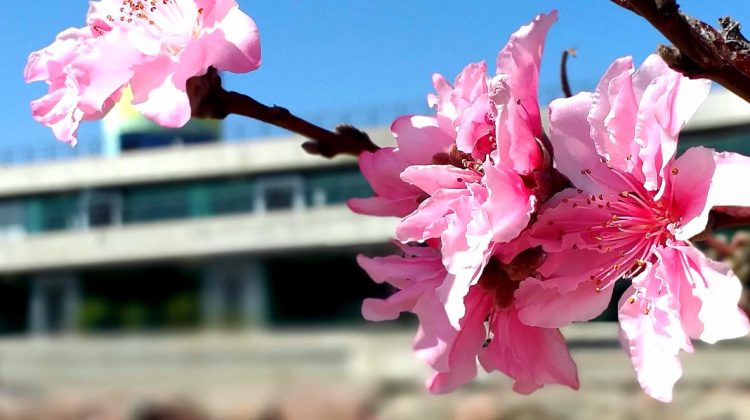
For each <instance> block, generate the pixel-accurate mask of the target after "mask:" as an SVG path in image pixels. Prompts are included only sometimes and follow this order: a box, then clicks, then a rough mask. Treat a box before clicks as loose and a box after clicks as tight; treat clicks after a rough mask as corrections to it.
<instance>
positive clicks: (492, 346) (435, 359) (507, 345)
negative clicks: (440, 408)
mask: <svg viewBox="0 0 750 420" xmlns="http://www.w3.org/2000/svg"><path fill="white" fill-rule="evenodd" d="M402 249H403V251H404V253H405V255H404V256H403V257H402V256H395V255H394V256H389V257H383V258H367V257H363V256H360V257H359V258H358V261H359V263H360V265H361V266H362V267H363V268H364V269H365V270H366V271H367V272H368V274H369V275H370V276H371V277H372V278H373V279H374V280H375V281H376V282H379V283H380V282H388V283H390V284H392V285H393V286H395V287H396V288H398V289H399V291H398V292H396V293H395V294H393V295H392V296H391V297H389V298H388V299H385V300H380V299H368V300H366V301H365V302H364V304H363V307H362V310H363V313H364V315H365V318H367V319H369V320H373V321H382V320H388V319H395V318H397V317H398V316H399V314H400V313H401V312H404V311H408V312H413V313H415V314H416V315H417V316H418V318H419V321H420V327H419V332H418V333H417V337H416V339H415V341H414V350H415V352H416V354H417V356H418V357H419V358H420V359H422V360H424V361H425V362H426V363H428V364H429V365H430V366H431V367H432V368H433V369H434V370H435V372H434V373H433V375H432V376H431V377H430V378H429V379H428V380H427V388H428V389H429V390H430V392H433V393H445V392H450V391H452V390H454V389H455V388H457V387H458V386H460V385H462V384H464V383H466V382H468V381H470V380H471V379H473V378H474V377H475V376H476V374H477V359H478V360H479V362H480V364H481V366H482V367H483V368H484V369H485V370H486V371H487V372H490V371H493V370H498V371H501V372H503V373H505V374H506V375H508V376H509V377H511V378H513V379H514V380H515V385H514V387H513V389H514V390H515V391H517V392H520V393H524V394H528V393H530V392H533V391H534V390H536V389H538V388H540V387H542V386H543V385H545V384H554V383H559V384H563V385H567V386H569V387H571V388H574V389H577V388H578V376H577V373H576V367H575V363H574V362H573V360H572V359H571V358H570V354H569V353H568V350H567V346H566V344H565V340H564V338H563V336H562V334H560V332H559V330H557V329H556V328H541V327H530V326H528V325H525V324H523V323H522V322H520V320H519V319H518V314H517V311H516V310H515V308H514V307H513V305H512V302H513V291H514V290H515V289H516V288H517V286H518V282H517V281H516V280H515V279H511V278H509V277H508V275H507V274H506V272H505V271H503V269H502V265H501V263H500V262H499V260H498V259H496V258H493V259H492V260H491V261H490V263H489V264H488V266H487V268H486V269H485V270H484V274H483V275H482V279H481V280H480V282H479V283H478V284H477V285H474V286H472V287H471V289H470V290H469V292H468V293H467V295H466V296H465V298H464V300H465V305H466V308H467V310H466V314H465V315H464V316H463V317H462V318H461V320H460V322H459V325H458V326H454V325H452V324H451V322H450V320H449V319H448V316H447V314H446V312H445V302H446V300H447V293H448V292H449V290H450V287H451V285H452V282H453V280H454V276H453V275H451V274H449V273H448V272H446V271H445V269H444V268H443V266H442V262H441V256H440V254H439V252H438V251H437V250H435V249H433V248H428V247H413V246H404V247H403V248H402Z"/></svg>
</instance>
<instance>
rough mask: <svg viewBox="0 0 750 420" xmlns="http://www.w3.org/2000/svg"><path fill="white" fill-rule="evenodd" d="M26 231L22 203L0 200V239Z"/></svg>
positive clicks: (22, 233)
mask: <svg viewBox="0 0 750 420" xmlns="http://www.w3.org/2000/svg"><path fill="white" fill-rule="evenodd" d="M25 233H26V217H25V208H24V203H23V202H21V201H6V202H0V239H6V238H14V237H19V236H22V235H24V234H25Z"/></svg>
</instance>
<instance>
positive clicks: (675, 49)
mask: <svg viewBox="0 0 750 420" xmlns="http://www.w3.org/2000/svg"><path fill="white" fill-rule="evenodd" d="M611 1H612V2H613V3H615V4H617V5H618V6H621V7H623V8H626V9H628V10H631V11H633V12H634V13H636V14H638V15H640V16H642V17H643V18H645V19H646V20H648V22H649V23H651V25H652V26H653V27H654V28H656V29H657V30H658V31H659V32H661V33H662V34H663V35H664V36H665V37H666V38H667V39H669V41H671V42H672V44H674V46H664V45H661V46H660V47H659V54H660V55H661V56H662V58H664V61H666V62H667V64H669V66H670V67H672V68H673V69H675V70H677V71H679V72H681V73H683V74H685V75H686V76H688V77H692V78H708V79H711V80H714V81H716V82H717V83H719V84H721V85H722V86H724V87H725V88H727V89H729V90H730V91H732V92H734V93H735V94H737V95H738V96H740V97H742V98H743V99H745V100H746V101H748V102H750V42H748V41H747V40H746V39H745V38H744V37H743V36H742V34H741V33H740V32H739V29H740V25H739V23H737V22H736V21H734V20H732V19H731V18H722V19H719V23H720V25H721V27H722V29H721V30H717V29H715V28H713V27H711V25H708V24H707V23H705V22H702V21H700V20H697V19H694V18H691V17H689V16H687V15H685V14H683V13H682V12H681V11H680V6H679V5H678V4H677V2H676V0H611Z"/></svg>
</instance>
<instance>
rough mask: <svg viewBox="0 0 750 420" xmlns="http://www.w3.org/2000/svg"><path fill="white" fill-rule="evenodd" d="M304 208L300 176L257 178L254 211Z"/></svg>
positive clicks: (302, 185)
mask: <svg viewBox="0 0 750 420" xmlns="http://www.w3.org/2000/svg"><path fill="white" fill-rule="evenodd" d="M304 207H305V196H304V181H303V179H302V177H300V176H293V175H292V176H279V177H268V178H259V179H258V181H257V183H256V188H255V210H256V211H258V212H266V211H274V210H291V209H294V210H301V209H302V208H304Z"/></svg>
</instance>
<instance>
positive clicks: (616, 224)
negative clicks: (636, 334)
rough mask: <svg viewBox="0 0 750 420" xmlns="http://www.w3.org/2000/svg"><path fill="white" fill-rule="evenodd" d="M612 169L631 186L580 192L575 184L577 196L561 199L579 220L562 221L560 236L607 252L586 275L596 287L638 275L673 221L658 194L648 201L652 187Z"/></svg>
mask: <svg viewBox="0 0 750 420" xmlns="http://www.w3.org/2000/svg"><path fill="white" fill-rule="evenodd" d="M614 172H618V175H619V176H620V177H622V178H623V180H624V181H626V184H627V185H630V186H631V187H632V190H630V191H622V192H620V193H619V194H599V195H585V194H584V191H583V190H581V189H579V190H578V191H577V192H578V197H575V198H571V199H563V203H568V204H569V205H570V206H571V207H572V208H575V209H576V212H574V213H573V214H575V215H577V216H580V219H578V220H568V221H565V222H564V224H565V225H566V226H565V229H561V233H560V235H561V236H563V235H569V234H573V235H575V236H576V239H574V241H573V242H574V243H573V245H572V248H573V249H584V250H595V251H598V252H599V253H604V254H607V255H609V256H611V259H610V260H608V261H607V265H605V266H604V267H603V268H601V269H600V270H599V271H598V272H596V273H595V274H592V275H591V277H590V280H591V281H593V282H594V284H595V288H596V289H595V290H596V291H597V292H600V291H601V289H603V288H605V287H608V286H610V285H611V284H613V283H614V282H615V281H616V280H617V279H619V278H621V277H624V278H632V277H634V276H636V275H637V274H639V273H640V272H641V271H642V270H643V267H644V266H645V265H646V262H649V261H651V259H652V258H653V257H654V256H653V251H654V247H655V246H657V245H664V244H665V243H666V242H667V240H668V239H674V237H673V233H672V232H673V228H674V227H676V226H677V225H678V223H679V222H678V219H677V218H676V217H674V216H673V215H672V214H671V211H670V206H669V203H665V200H664V199H660V200H654V199H653V192H649V191H646V190H645V189H644V188H643V187H642V186H640V185H639V184H638V183H636V182H633V179H631V177H632V176H631V175H630V174H627V173H620V172H619V171H614ZM548 223H554V222H548Z"/></svg>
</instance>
